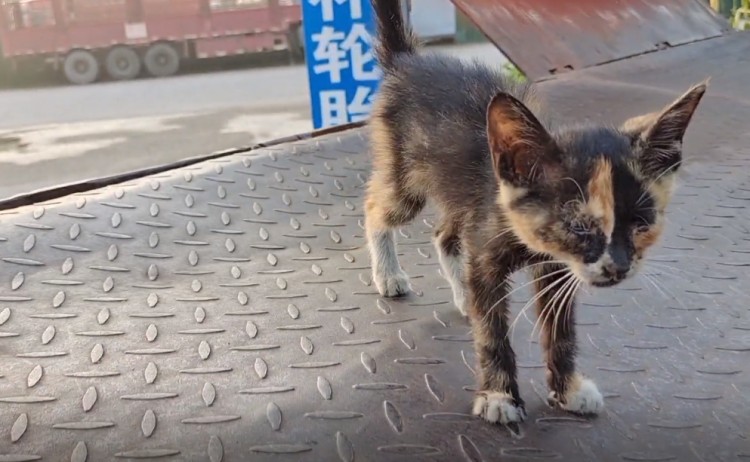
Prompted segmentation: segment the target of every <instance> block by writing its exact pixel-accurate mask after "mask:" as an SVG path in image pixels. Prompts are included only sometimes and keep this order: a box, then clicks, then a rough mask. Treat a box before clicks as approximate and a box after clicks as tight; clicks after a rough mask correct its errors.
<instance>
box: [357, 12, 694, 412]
mask: <svg viewBox="0 0 750 462" xmlns="http://www.w3.org/2000/svg"><path fill="white" fill-rule="evenodd" d="M373 6H374V8H375V12H376V16H377V18H378V35H379V37H380V40H379V42H378V44H377V46H376V54H377V57H378V60H379V62H380V64H381V68H382V70H383V72H384V80H383V83H382V85H381V87H380V93H379V95H378V98H377V101H376V102H375V104H374V107H373V112H372V118H371V121H370V129H371V140H372V156H373V172H372V176H371V177H370V180H369V183H368V187H367V194H366V206H365V214H366V217H365V226H366V228H367V229H366V235H367V239H368V245H369V247H370V253H371V261H372V270H373V278H374V280H375V283H376V286H377V287H378V290H379V291H380V293H381V294H382V295H384V296H396V295H403V294H404V293H405V292H407V291H408V279H407V276H406V274H405V273H404V271H403V270H402V269H401V266H400V264H399V263H398V259H397V257H396V243H395V240H394V236H395V233H394V232H393V230H394V228H396V227H398V226H401V225H404V224H407V223H409V222H410V221H411V220H413V219H414V218H415V217H416V215H417V214H418V213H419V212H420V211H421V210H422V208H423V207H424V206H425V204H426V202H427V201H428V200H430V201H432V202H434V203H435V204H436V206H437V208H438V209H439V211H440V212H441V215H442V219H441V222H440V223H439V225H438V227H437V232H436V235H435V245H436V248H437V250H438V256H439V260H440V263H441V266H442V272H443V274H444V276H445V277H446V279H447V280H448V281H449V282H450V284H451V287H452V289H453V296H454V302H455V303H456V305H457V306H458V308H459V309H461V310H462V311H465V312H466V313H468V315H469V318H470V321H471V324H472V330H473V337H474V347H475V350H476V354H477V361H478V364H479V367H478V381H479V391H478V392H477V396H476V400H475V407H474V412H475V413H476V414H478V415H481V416H482V417H483V418H485V419H486V420H488V421H491V422H503V423H508V422H517V421H519V420H521V416H523V415H524V401H523V399H522V398H521V396H520V393H519V389H518V383H517V379H516V373H517V371H516V361H515V355H514V353H513V349H512V347H511V345H510V340H509V339H510V336H509V335H508V330H509V327H510V326H509V324H510V323H509V313H508V309H507V308H508V302H507V300H506V298H507V295H508V292H509V277H510V276H511V274H513V272H515V271H516V270H519V269H521V268H524V267H526V266H529V265H533V266H532V271H533V275H534V278H535V282H534V283H535V288H536V291H537V296H538V297H537V309H538V314H539V322H540V326H541V328H540V331H541V337H542V347H543V350H544V353H545V359H546V362H547V383H548V386H549V389H550V392H551V393H552V396H553V397H555V398H556V402H557V403H558V404H559V405H560V407H562V408H563V409H566V410H569V411H571V412H579V413H596V412H599V411H600V410H601V408H602V405H603V401H602V400H601V394H600V393H599V392H598V390H597V389H596V385H595V384H594V383H593V382H591V381H590V380H588V379H582V378H581V376H579V375H578V373H577V372H576V370H575V354H576V336H575V322H574V319H575V312H574V311H575V294H576V291H577V289H578V287H579V286H580V285H582V284H591V285H596V286H612V285H615V284H617V283H619V282H620V281H622V280H623V279H625V278H627V277H629V276H632V275H633V274H634V273H635V271H636V269H637V268H638V264H639V263H640V261H641V260H642V259H643V258H644V255H645V254H646V252H647V251H648V249H649V248H650V247H651V246H653V245H654V244H655V243H656V242H657V241H658V239H659V236H660V234H661V233H662V230H663V223H664V213H665V209H666V207H667V205H668V204H669V201H670V199H671V194H672V186H673V184H674V177H675V174H676V172H677V171H678V169H679V165H680V161H681V159H682V138H683V136H684V133H685V130H686V129H687V126H688V124H689V122H690V120H691V118H692V115H693V113H694V111H695V109H696V108H697V106H698V103H699V102H700V100H701V98H702V96H703V94H704V92H705V90H706V84H705V83H703V84H700V85H696V86H695V87H693V88H691V89H690V90H688V92H686V93H685V94H684V95H682V96H681V97H679V98H678V99H677V100H676V101H675V102H674V103H672V104H670V105H669V106H667V107H666V108H665V109H664V110H662V111H659V112H656V113H653V114H649V115H646V116H641V117H638V118H635V119H631V120H630V121H628V122H626V123H625V124H624V125H623V126H622V127H620V128H615V127H610V126H606V125H585V126H574V127H561V128H556V129H552V128H551V125H550V124H549V123H546V122H545V121H544V119H540V116H541V115H542V114H544V112H543V110H542V109H541V108H540V106H539V105H538V101H537V100H536V98H535V97H534V90H533V87H532V86H531V85H530V84H520V83H516V82H511V81H509V80H508V79H506V78H505V77H504V76H503V74H502V73H501V72H500V71H499V70H494V69H489V68H487V67H485V66H482V65H480V64H478V63H472V64H467V63H465V62H462V61H460V60H457V59H453V58H450V57H446V56H440V55H431V56H422V55H420V54H418V53H417V51H416V45H415V43H416V42H415V40H414V38H413V36H412V34H411V32H410V31H407V30H405V29H404V21H403V19H402V18H401V9H400V4H399V1H398V0H373Z"/></svg>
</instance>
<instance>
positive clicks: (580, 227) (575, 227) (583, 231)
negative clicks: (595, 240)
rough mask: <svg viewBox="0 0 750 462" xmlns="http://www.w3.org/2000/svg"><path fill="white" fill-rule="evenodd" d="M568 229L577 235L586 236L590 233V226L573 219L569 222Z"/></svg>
mask: <svg viewBox="0 0 750 462" xmlns="http://www.w3.org/2000/svg"><path fill="white" fill-rule="evenodd" d="M570 231H571V232H572V233H573V234H575V235H577V236H582V237H583V236H588V235H590V234H591V228H589V227H588V226H586V225H585V224H583V223H581V222H580V221H574V222H572V223H570Z"/></svg>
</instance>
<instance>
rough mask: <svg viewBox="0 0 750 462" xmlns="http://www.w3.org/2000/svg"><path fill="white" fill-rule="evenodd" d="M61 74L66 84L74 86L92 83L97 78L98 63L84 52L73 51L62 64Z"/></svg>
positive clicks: (90, 54) (88, 53) (89, 53)
mask: <svg viewBox="0 0 750 462" xmlns="http://www.w3.org/2000/svg"><path fill="white" fill-rule="evenodd" d="M63 73H64V74H65V78H66V79H68V82H70V83H73V84H76V85H86V84H89V83H93V82H95V81H96V79H98V78H99V61H97V60H96V57H95V56H94V54H93V53H91V52H90V51H86V50H73V51H71V52H70V53H68V56H66V57H65V62H64V63H63Z"/></svg>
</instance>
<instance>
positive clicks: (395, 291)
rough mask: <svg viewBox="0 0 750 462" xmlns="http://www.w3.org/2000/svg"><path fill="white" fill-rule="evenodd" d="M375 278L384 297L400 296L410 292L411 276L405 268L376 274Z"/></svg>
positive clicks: (376, 284)
mask: <svg viewBox="0 0 750 462" xmlns="http://www.w3.org/2000/svg"><path fill="white" fill-rule="evenodd" d="M373 279H374V280H375V286H376V287H377V288H378V292H380V295H382V296H383V297H398V296H399V295H405V294H406V293H407V292H409V276H408V275H407V274H406V273H405V272H404V271H403V270H398V271H397V272H395V273H392V274H375V275H374V277H373Z"/></svg>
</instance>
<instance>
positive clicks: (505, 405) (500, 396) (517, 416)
mask: <svg viewBox="0 0 750 462" xmlns="http://www.w3.org/2000/svg"><path fill="white" fill-rule="evenodd" d="M472 414H474V415H476V416H481V417H482V418H483V419H484V420H486V421H487V422H492V423H497V422H500V423H501V424H510V423H513V422H523V420H524V419H525V418H526V412H525V411H524V410H523V408H520V407H516V405H515V404H513V398H512V397H511V396H510V395H509V394H507V393H502V392H498V391H480V392H479V393H477V396H476V398H474V409H473V410H472Z"/></svg>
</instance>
